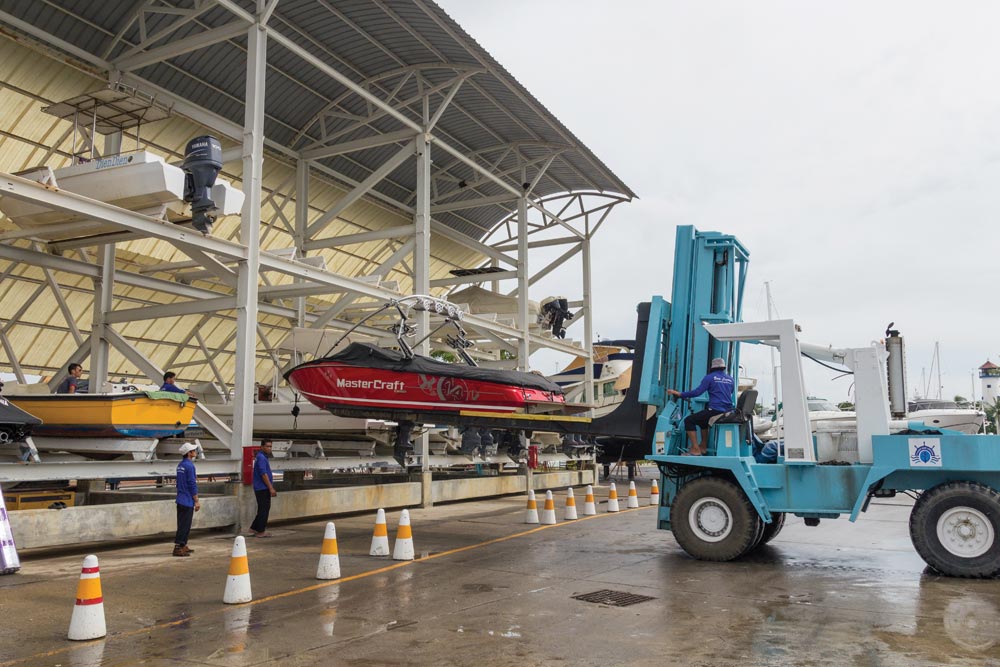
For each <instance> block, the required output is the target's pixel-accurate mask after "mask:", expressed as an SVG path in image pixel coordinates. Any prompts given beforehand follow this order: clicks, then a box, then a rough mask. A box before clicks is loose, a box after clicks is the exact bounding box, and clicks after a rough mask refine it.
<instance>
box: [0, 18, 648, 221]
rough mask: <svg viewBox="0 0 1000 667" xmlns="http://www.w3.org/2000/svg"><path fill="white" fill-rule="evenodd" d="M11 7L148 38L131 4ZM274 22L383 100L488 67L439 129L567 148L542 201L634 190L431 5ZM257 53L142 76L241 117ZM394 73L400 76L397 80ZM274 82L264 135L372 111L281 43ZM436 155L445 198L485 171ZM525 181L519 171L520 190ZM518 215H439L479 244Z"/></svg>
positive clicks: (356, 155)
mask: <svg viewBox="0 0 1000 667" xmlns="http://www.w3.org/2000/svg"><path fill="white" fill-rule="evenodd" d="M9 4H11V5H12V6H11V8H10V9H9V10H8V11H10V12H11V13H12V14H13V15H15V16H17V17H18V18H21V19H24V20H27V21H30V22H32V23H34V24H35V25H41V26H44V27H45V29H46V31H48V32H50V33H51V34H52V35H54V36H55V37H57V38H59V39H61V40H65V41H66V42H68V43H70V44H73V45H75V46H77V47H79V48H81V49H84V50H85V51H87V52H89V53H92V54H94V55H96V56H100V57H107V58H108V59H111V60H114V59H115V58H117V57H119V56H121V55H122V54H123V53H126V52H127V51H128V50H129V49H131V48H132V46H133V45H135V44H138V43H140V41H141V35H140V28H139V25H138V22H134V21H133V22H132V23H131V25H129V24H128V20H129V18H130V17H131V15H132V12H133V10H134V8H135V6H130V7H129V11H126V12H122V11H121V4H120V3H96V2H91V1H90V0H49V1H48V2H45V3H38V2H35V1H34V0H15V1H14V2H12V3H9ZM180 6H181V7H184V6H186V3H180ZM240 6H241V7H244V8H245V9H246V10H247V12H248V13H252V12H253V10H254V3H253V2H243V3H241V4H240ZM113 8H114V9H113ZM145 18H146V26H145V28H146V34H147V35H152V34H155V33H156V32H157V30H160V29H163V28H165V27H168V26H169V25H170V24H171V23H172V22H173V21H174V20H175V19H174V17H171V16H169V15H165V14H147V15H146V17H145ZM234 20H236V18H235V16H234V14H233V13H231V12H229V11H228V10H227V9H225V8H222V7H218V6H216V7H212V8H210V9H208V10H207V11H204V12H202V13H201V14H200V15H199V16H198V17H197V18H196V20H193V21H189V22H187V23H186V24H184V25H183V26H182V27H181V28H179V29H177V30H175V31H174V32H173V33H172V34H171V37H170V38H171V39H183V38H185V37H189V36H192V35H196V34H199V33H201V32H203V31H205V30H207V29H211V28H217V27H220V26H224V25H227V24H230V23H232V22H233V21H234ZM270 25H271V26H272V27H273V28H274V29H276V30H277V31H279V32H280V33H281V34H282V35H284V36H285V37H287V38H289V39H291V40H292V41H294V42H295V43H296V44H297V45H299V46H301V47H303V48H305V49H307V50H308V51H309V52H311V53H312V54H314V55H316V56H317V57H319V58H320V59H322V60H323V61H324V62H326V63H329V64H330V65H331V66H333V67H334V68H336V69H337V70H338V71H340V72H341V73H343V74H344V75H346V76H348V77H350V78H351V79H352V80H353V81H354V82H356V83H358V84H362V85H364V86H366V87H367V88H368V89H369V90H370V91H371V92H372V93H374V94H376V95H378V96H380V97H382V98H384V99H385V98H388V97H389V95H390V93H391V92H392V91H395V92H396V97H395V99H397V100H398V99H408V98H413V97H415V96H417V95H418V91H419V89H418V86H427V85H431V86H433V85H436V84H443V83H446V82H447V81H448V80H450V79H452V78H453V77H454V76H455V75H456V71H457V69H461V68H469V67H475V68H479V69H480V70H481V71H479V72H478V73H476V74H474V75H472V76H471V77H469V78H468V80H466V81H465V83H464V84H463V85H462V87H461V88H460V90H459V92H458V94H457V95H456V96H455V98H454V100H453V102H452V103H451V105H450V107H449V108H448V109H447V110H446V112H445V113H444V114H443V116H442V117H441V119H440V121H439V122H438V125H437V127H436V128H435V130H434V132H435V134H437V135H439V136H441V137H442V138H443V139H445V140H446V141H448V143H449V144H451V145H452V146H453V147H454V148H456V149H458V150H460V151H463V152H465V153H467V154H470V155H471V154H476V153H478V152H480V151H482V150H483V149H485V148H489V147H493V146H498V145H505V144H506V145H511V144H518V143H519V142H535V143H537V144H547V145H548V147H547V148H544V149H542V148H539V149H537V150H536V151H535V152H536V153H538V152H543V153H544V152H547V153H549V154H551V153H553V152H558V155H559V156H558V158H557V159H556V160H555V161H554V162H553V164H552V165H551V167H550V168H549V170H548V172H547V174H546V175H545V176H544V177H543V178H542V179H541V180H540V182H539V183H538V185H537V186H536V188H535V190H534V193H533V194H534V195H536V196H540V197H541V196H546V195H551V194H554V193H558V192H566V191H584V190H592V191H599V192H610V193H617V194H621V195H624V196H625V197H626V198H631V197H633V196H634V194H633V193H632V191H631V189H629V187H628V186H627V185H625V183H623V182H622V181H621V180H620V179H619V178H618V177H617V176H615V174H614V173H613V172H612V171H611V170H610V169H609V168H608V167H607V166H606V165H604V164H603V163H602V162H601V161H600V159H598V158H597V156H596V155H594V154H593V152H592V151H590V149H588V148H587V147H586V146H585V145H584V144H583V142H581V141H580V140H579V139H577V138H576V137H575V136H574V135H573V133H572V132H570V131H569V129H568V128H566V127H565V126H564V125H563V124H562V123H561V122H559V120H558V119H557V118H555V116H554V115H553V114H552V113H551V112H549V111H548V110H547V109H546V108H545V107H544V106H543V105H542V104H541V103H540V102H539V101H538V100H537V99H535V97H534V96H533V95H531V93H529V92H528V91H527V90H526V89H525V88H524V87H523V86H522V85H521V84H520V83H519V82H518V81H517V80H516V79H515V78H514V77H513V76H511V75H510V73H509V72H507V71H506V70H505V69H504V68H503V67H502V66H501V65H500V63H498V62H497V61H496V60H495V59H494V58H493V57H492V56H490V55H489V53H487V52H486V51H485V49H483V48H482V47H481V46H480V45H479V44H478V43H476V41H475V40H474V39H472V37H470V36H469V35H468V33H466V32H465V31H464V30H463V29H462V28H461V26H459V25H458V24H457V23H456V22H455V21H454V20H452V19H451V18H450V17H449V16H448V15H447V14H446V13H445V12H444V11H443V10H442V9H441V8H440V7H438V6H437V5H436V4H434V3H433V2H428V1H425V0H376V1H372V0H281V1H280V2H279V3H278V5H277V9H276V10H275V12H274V14H273V16H272V18H271V21H270ZM126 26H129V27H128V28H127V29H125V30H124V32H123V33H122V35H121V36H122V39H121V40H120V41H119V42H115V36H116V35H117V34H118V33H119V32H120V31H122V29H123V28H125V27H126ZM245 62H246V38H245V37H236V38H233V39H230V40H228V41H226V42H222V43H218V44H214V45H212V46H209V47H206V48H203V49H201V50H199V51H196V52H193V53H188V54H185V55H181V56H178V57H175V58H173V59H172V60H170V61H166V62H160V63H156V64H153V65H149V66H146V67H144V68H141V69H140V70H138V72H137V73H138V74H139V75H140V76H142V77H143V78H145V79H147V80H149V81H150V82H152V83H154V84H156V85H158V86H161V87H163V88H165V89H167V90H168V91H170V92H172V93H175V94H177V95H179V96H181V97H183V98H185V99H187V100H190V101H191V102H194V103H195V104H198V105H199V106H202V107H204V108H206V109H208V110H210V111H212V112H214V113H217V114H219V115H220V116H223V117H225V118H227V119H229V120H232V121H233V122H236V123H240V124H242V121H243V101H242V97H243V92H244V86H245V80H244V68H245ZM414 67H417V68H419V78H420V79H421V81H420V82H418V77H417V76H415V75H414V73H413V70H412V68H414ZM408 68H409V69H408ZM392 72H398V73H397V74H395V75H389V76H386V75H387V74H389V73H392ZM380 77H384V78H381V79H380ZM266 88H267V95H266V102H265V108H266V113H267V115H268V119H267V122H266V123H265V132H266V134H267V136H268V138H269V139H272V140H275V141H278V142H280V143H282V144H285V145H287V146H288V147H290V148H294V149H301V148H303V147H304V146H306V145H308V144H310V143H312V142H314V141H317V140H319V139H320V138H321V136H320V132H319V128H318V125H317V123H315V122H314V121H315V119H316V118H317V115H318V114H320V113H321V112H322V111H323V110H324V109H327V108H328V107H329V106H330V104H331V103H332V102H334V101H337V103H338V109H339V110H342V111H345V112H350V113H353V114H357V115H361V116H363V115H366V114H367V113H368V108H367V106H368V105H367V103H366V102H365V101H364V100H363V99H361V98H360V97H359V96H357V95H351V94H348V93H349V91H348V89H347V88H346V87H345V86H343V85H342V84H340V83H338V82H337V81H335V80H333V79H332V78H330V77H329V76H326V75H325V74H324V73H322V72H320V71H318V70H317V69H316V68H314V67H311V66H308V65H304V63H303V61H302V60H301V59H300V58H299V57H298V56H297V55H296V54H294V53H291V52H290V51H288V50H286V49H284V48H282V47H281V46H280V45H278V44H277V43H276V42H274V41H272V42H271V45H270V47H269V50H268V74H267V83H266ZM443 93H444V91H443V92H442V93H441V94H442V95H443ZM404 113H405V114H406V115H408V116H410V117H411V118H412V119H413V120H415V121H419V119H420V109H419V107H412V106H411V107H409V108H406V109H404ZM325 124H326V130H327V133H328V134H331V133H336V132H339V131H342V130H345V129H347V128H350V127H351V126H352V125H354V124H355V122H354V121H353V120H351V119H348V118H340V119H328V120H327V122H326V123H325ZM400 127H401V125H400V123H399V122H398V121H395V120H393V119H390V118H386V117H382V118H380V119H377V120H376V121H374V122H372V123H370V124H368V126H367V127H366V128H362V129H357V130H354V131H353V132H348V133H347V134H345V135H343V136H342V137H339V139H338V140H339V141H348V140H350V139H352V138H356V137H358V136H363V135H364V134H368V135H371V134H374V133H378V132H388V131H392V130H396V129H399V128H400ZM393 151H394V148H393V147H392V146H382V147H378V148H372V149H368V150H364V151H357V152H353V153H351V154H350V155H349V156H337V157H334V158H327V159H325V160H323V161H322V162H323V163H324V164H326V165H328V166H329V167H331V168H332V169H334V170H335V171H337V172H339V173H341V174H343V175H345V176H347V177H349V178H351V179H353V180H356V181H360V180H363V179H364V178H365V177H366V176H367V175H368V174H369V173H371V171H373V170H374V169H376V168H377V167H378V166H379V165H380V164H381V163H382V162H384V160H385V159H386V157H387V156H388V155H391V154H392V152H393ZM525 157H527V156H525ZM434 160H435V163H436V165H437V166H438V167H439V168H442V169H444V170H445V171H446V172H447V173H448V174H450V175H451V176H453V177H454V178H453V179H452V180H453V181H454V182H453V183H452V184H451V185H449V184H448V182H447V181H441V182H439V185H438V191H437V192H438V196H446V195H447V194H448V192H449V188H451V189H455V188H457V187H458V186H457V184H456V183H457V181H458V180H461V179H472V177H473V172H472V170H471V169H470V168H469V167H467V166H465V165H459V164H455V162H456V161H455V160H454V159H453V158H452V157H451V156H448V155H446V154H444V153H443V152H442V151H440V150H435V151H434ZM515 161H516V156H515V155H513V154H512V155H510V156H509V158H508V160H507V162H508V163H514V162H515ZM509 167H510V165H509V164H502V165H500V166H499V167H498V169H497V171H501V172H502V171H504V169H505V168H509ZM529 173H530V171H529ZM516 180H517V179H515V178H508V181H509V182H510V183H511V184H512V185H515V184H516ZM414 187H415V174H414V173H413V169H400V170H397V173H394V174H392V175H391V176H390V177H389V178H388V179H386V180H384V181H383V182H382V183H380V184H379V185H377V186H376V189H377V190H378V191H379V192H382V193H383V194H385V195H387V196H389V197H392V198H393V199H396V200H405V199H406V198H407V197H408V196H409V195H411V194H412V192H413V188H414ZM475 190H476V191H477V192H479V193H480V194H481V195H482V196H491V195H495V194H499V193H501V192H502V189H501V188H500V187H499V186H497V185H495V184H492V183H490V184H477V185H476V188H475ZM507 210H508V209H504V208H502V207H497V206H496V205H489V206H482V207H477V208H470V209H465V210H463V211H462V213H461V214H460V215H459V214H454V213H452V214H444V215H441V216H440V219H441V220H442V221H443V222H445V223H446V224H448V225H449V226H451V227H453V228H455V229H456V230H458V231H460V232H462V233H464V234H467V235H469V236H471V237H474V238H477V239H481V238H484V237H485V236H486V235H487V234H488V233H489V232H490V231H491V230H492V229H493V228H494V227H495V225H496V224H497V223H498V222H499V221H500V220H502V219H503V218H505V217H506V215H507Z"/></svg>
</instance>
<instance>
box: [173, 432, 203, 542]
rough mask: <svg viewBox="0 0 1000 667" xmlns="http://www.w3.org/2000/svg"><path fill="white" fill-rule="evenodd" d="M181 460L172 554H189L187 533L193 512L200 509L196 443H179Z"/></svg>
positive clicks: (189, 529) (192, 518)
mask: <svg viewBox="0 0 1000 667" xmlns="http://www.w3.org/2000/svg"><path fill="white" fill-rule="evenodd" d="M180 454H181V456H182V457H183V458H181V462H180V463H178V464H177V534H176V535H175V536H174V555H175V556H190V555H191V552H192V551H193V549H191V548H190V547H188V545H187V542H188V534H189V533H190V532H191V522H192V521H193V520H194V513H195V512H197V511H198V510H200V509H201V503H200V502H198V476H197V475H196V474H195V471H194V461H193V460H192V459H194V457H195V456H197V455H198V445H193V444H191V443H190V442H185V443H184V444H183V445H181V448H180Z"/></svg>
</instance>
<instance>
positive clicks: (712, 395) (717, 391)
mask: <svg viewBox="0 0 1000 667" xmlns="http://www.w3.org/2000/svg"><path fill="white" fill-rule="evenodd" d="M735 386H736V383H735V382H734V381H733V378H732V376H731V375H729V374H727V373H726V360H725V359H723V358H722V357H716V358H714V359H712V364H711V370H710V371H709V373H708V375H706V376H705V377H704V378H703V379H702V381H701V384H699V385H698V386H697V387H695V388H694V389H692V390H691V391H677V390H676V389H668V390H667V393H668V394H670V395H671V396H676V397H677V398H694V397H695V396H701V395H702V394H704V393H705V392H706V391H707V392H708V407H707V408H705V409H704V410H700V411H699V412H695V413H693V414H690V415H688V416H687V417H686V418H685V419H684V430H685V431H687V436H688V442H689V443H690V444H691V447H690V448H689V449H688V451H687V453H688V454H689V455H691V456H700V455H702V454H704V453H706V452H707V451H708V421H709V420H710V419H711V418H712V417H714V416H716V415H721V414H723V413H726V412H730V411H731V410H732V409H733V388H734V387H735ZM699 428H700V429H701V442H700V443H699V442H698V431H697V429H699Z"/></svg>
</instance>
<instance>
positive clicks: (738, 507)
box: [670, 477, 763, 561]
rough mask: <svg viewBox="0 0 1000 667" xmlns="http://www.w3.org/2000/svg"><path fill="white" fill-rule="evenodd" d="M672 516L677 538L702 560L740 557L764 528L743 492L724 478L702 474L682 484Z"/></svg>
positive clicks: (695, 556) (675, 499)
mask: <svg viewBox="0 0 1000 667" xmlns="http://www.w3.org/2000/svg"><path fill="white" fill-rule="evenodd" d="M670 516H671V521H672V523H673V528H672V530H673V531H674V539H676V540H677V543H678V544H679V545H680V546H681V548H682V549H684V551H686V552H687V553H688V554H689V555H691V556H692V557H694V558H697V559H698V560H713V561H727V560H733V559H734V558H739V557H740V556H742V555H743V554H744V553H745V552H746V551H747V550H749V549H751V548H752V547H753V546H754V545H755V544H756V543H757V541H758V540H759V539H760V535H761V531H762V529H763V526H762V522H761V520H760V517H758V516H757V511H756V510H755V509H754V508H753V505H751V504H750V501H749V500H748V499H747V497H746V495H745V494H744V493H743V491H742V490H741V489H740V488H739V487H738V486H736V484H734V483H733V482H730V481H729V480H727V479H723V478H721V477H699V478H697V479H694V480H692V481H690V482H688V483H687V484H685V485H684V486H682V487H681V488H680V490H679V491H678V492H677V495H676V496H675V497H674V502H673V504H672V505H671V508H670Z"/></svg>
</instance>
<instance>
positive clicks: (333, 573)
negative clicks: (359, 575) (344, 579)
mask: <svg viewBox="0 0 1000 667" xmlns="http://www.w3.org/2000/svg"><path fill="white" fill-rule="evenodd" d="M316 578H317V579H340V552H339V551H338V550H337V529H336V528H335V527H334V525H333V522H332V521H331V522H329V523H328V524H326V533H324V535H323V548H322V549H320V551H319V566H318V567H317V568H316Z"/></svg>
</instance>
